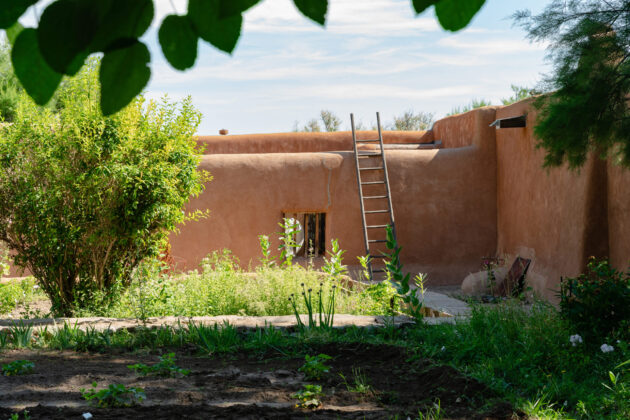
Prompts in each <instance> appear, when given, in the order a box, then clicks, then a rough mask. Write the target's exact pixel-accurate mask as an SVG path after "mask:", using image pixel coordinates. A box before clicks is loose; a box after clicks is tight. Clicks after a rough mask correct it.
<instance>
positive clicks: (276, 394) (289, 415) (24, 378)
mask: <svg viewBox="0 0 630 420" xmlns="http://www.w3.org/2000/svg"><path fill="white" fill-rule="evenodd" d="M319 353H325V354H327V355H330V356H332V357H333V359H332V360H330V361H329V362H328V364H329V365H330V366H331V371H330V372H329V373H328V374H327V375H326V376H325V377H324V378H323V379H322V380H321V381H319V382H318V383H319V384H320V385H321V386H322V388H323V392H324V394H325V395H324V396H323V397H321V398H320V400H321V406H320V407H318V408H317V409H314V410H313V409H311V410H309V409H302V408H297V407H296V402H297V400H296V399H294V398H293V397H292V395H293V394H294V393H295V392H297V391H298V390H300V389H301V388H302V386H303V385H304V384H307V383H309V382H308V381H306V380H305V378H304V376H303V374H302V373H300V372H299V371H298V369H299V367H300V366H302V365H303V364H304V358H303V357H299V358H298V357H287V356H286V355H283V354H282V353H281V351H275V350H274V351H270V352H267V353H266V354H255V353H248V354H244V353H239V354H229V355H222V356H205V357H204V356H199V355H196V354H195V353H194V351H193V350H190V351H179V352H177V360H176V364H177V366H179V367H182V368H185V369H189V370H190V371H191V373H190V374H189V375H188V376H182V377H175V378H160V377H153V376H147V377H143V376H139V375H137V374H136V373H135V372H133V371H132V370H130V369H128V368H127V365H130V364H134V363H145V364H147V365H151V364H154V363H156V362H158V356H159V355H158V354H131V353H120V354H111V353H110V354H88V353H75V352H70V351H64V352H59V351H34V350H10V351H5V352H3V353H0V363H9V362H11V361H14V360H24V359H26V360H30V361H33V362H34V363H35V369H34V372H33V373H31V374H27V375H21V376H0V419H1V420H4V419H7V418H9V417H10V416H11V413H15V412H17V411H18V410H22V409H24V408H27V409H28V411H29V414H30V416H31V418H32V419H73V418H74V419H81V418H82V417H81V416H82V414H83V413H86V412H89V413H91V414H92V415H93V416H94V417H93V418H94V419H95V420H99V419H127V418H151V419H171V418H187V419H218V418H234V419H236V418H238V419H294V418H310V419H328V418H344V419H345V418H350V419H363V418H367V419H376V418H378V419H381V418H385V419H387V418H401V419H406V418H407V416H410V417H411V418H416V417H417V416H418V412H419V411H421V412H426V411H427V410H429V409H431V408H432V407H433V408H434V407H435V404H436V403H437V402H438V401H439V405H440V408H441V413H442V416H443V418H458V419H459V418H466V419H469V418H479V419H481V418H496V419H508V418H514V417H517V416H516V415H515V414H514V413H513V409H512V407H511V406H510V405H509V404H508V403H507V402H505V401H501V400H500V399H498V398H497V397H496V395H495V394H494V393H493V392H491V391H490V390H489V389H487V388H486V387H485V386H484V385H482V384H480V383H479V382H477V381H475V380H473V379H470V378H467V377H466V376H464V375H462V374H461V373H459V372H457V371H456V370H454V369H452V368H450V367H444V366H435V365H433V364H432V363H431V362H430V361H427V360H422V359H418V358H415V357H413V356H412V355H410V354H408V353H407V352H406V351H405V350H404V349H401V348H398V347H393V346H384V345H382V346H370V345H364V344H361V345H358V344H334V345H333V344H328V345H326V346H320V347H315V348H313V351H312V352H310V354H311V355H315V354H319ZM353 368H354V369H355V370H354V372H353ZM357 368H360V372H361V373H362V374H363V375H364V376H365V378H366V380H367V384H369V386H370V391H369V392H367V393H363V394H359V393H356V392H350V391H349V390H348V389H347V386H346V385H345V384H344V380H343V379H342V377H341V375H344V376H345V378H346V379H347V381H348V383H352V382H353V378H354V376H353V375H354V373H356V369H357ZM340 374H341V375H340ZM93 381H96V382H97V383H98V386H97V388H98V389H100V388H104V387H106V386H108V385H109V384H113V383H121V384H124V385H126V386H133V387H141V388H143V389H144V391H145V393H146V397H147V399H146V400H145V401H143V402H142V403H141V404H140V405H138V406H136V407H132V408H106V409H104V408H95V407H94V406H93V405H90V404H89V403H88V402H87V401H85V400H83V398H82V397H81V393H80V389H81V388H90V387H91V383H92V382H93ZM20 418H22V417H20Z"/></svg>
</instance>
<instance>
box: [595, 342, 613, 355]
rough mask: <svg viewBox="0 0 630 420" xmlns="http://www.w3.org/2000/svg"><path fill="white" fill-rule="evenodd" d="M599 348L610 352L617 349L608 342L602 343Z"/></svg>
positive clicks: (604, 351)
mask: <svg viewBox="0 0 630 420" xmlns="http://www.w3.org/2000/svg"><path fill="white" fill-rule="evenodd" d="M599 349H600V350H601V351H602V353H610V352H611V351H615V348H614V347H613V346H610V345H608V344H606V343H604V344H602V346H601V347H600V348H599Z"/></svg>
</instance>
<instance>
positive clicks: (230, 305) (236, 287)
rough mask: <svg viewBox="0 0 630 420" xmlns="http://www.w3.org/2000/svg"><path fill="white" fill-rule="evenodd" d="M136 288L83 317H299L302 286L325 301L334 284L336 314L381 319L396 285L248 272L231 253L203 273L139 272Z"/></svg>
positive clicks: (307, 273)
mask: <svg viewBox="0 0 630 420" xmlns="http://www.w3.org/2000/svg"><path fill="white" fill-rule="evenodd" d="M139 273H140V274H141V275H137V276H136V277H135V278H134V281H133V283H132V285H131V287H130V288H129V289H128V290H127V291H126V292H125V293H123V294H122V295H121V296H120V297H119V298H118V299H115V301H114V304H113V305H103V304H102V302H101V301H99V300H98V299H97V300H96V301H95V302H93V303H92V304H90V305H88V307H87V308H83V309H80V310H78V312H77V314H76V315H77V316H106V317H117V318H140V319H142V318H146V317H154V316H169V315H171V316H175V315H177V316H185V317H191V316H217V315H249V316H266V315H293V313H294V312H293V307H292V306H291V302H290V301H289V297H290V296H291V295H292V294H293V295H296V296H300V294H301V293H302V286H301V285H302V283H303V284H304V286H305V288H306V289H309V288H312V289H313V290H314V291H315V290H319V287H320V285H322V288H323V291H324V301H327V300H328V295H329V294H330V292H331V290H332V287H333V285H335V286H337V292H336V293H335V313H347V314H361V315H380V314H386V313H388V310H389V299H390V298H391V296H393V295H394V293H395V290H394V289H393V287H391V286H386V287H385V288H384V287H382V286H381V287H372V288H370V289H365V290H348V289H344V288H342V287H340V286H341V285H339V284H338V283H337V282H335V281H334V280H332V279H331V278H330V277H329V276H326V275H325V274H323V273H322V272H319V271H315V270H310V269H305V268H303V267H301V266H298V265H292V266H290V267H284V268H278V267H270V268H259V269H257V270H256V271H255V272H253V273H252V272H246V271H244V270H242V269H241V268H240V267H239V266H238V265H237V262H236V261H235V260H234V259H233V258H231V257H230V255H229V254H227V253H224V254H217V253H215V254H214V255H212V256H211V257H209V258H207V259H205V260H204V262H203V263H202V265H201V269H200V271H192V272H189V273H187V274H185V275H176V276H172V277H171V276H166V275H163V274H160V272H159V267H157V266H156V267H153V268H150V269H148V270H147V269H145V270H139ZM295 301H296V302H297V305H298V311H300V313H306V312H307V310H306V306H305V305H304V301H303V299H295Z"/></svg>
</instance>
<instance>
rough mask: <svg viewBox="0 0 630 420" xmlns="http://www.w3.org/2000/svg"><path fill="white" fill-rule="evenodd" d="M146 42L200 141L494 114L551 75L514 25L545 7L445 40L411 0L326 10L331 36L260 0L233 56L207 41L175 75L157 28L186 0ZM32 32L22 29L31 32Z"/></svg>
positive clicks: (493, 19)
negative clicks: (469, 108)
mask: <svg viewBox="0 0 630 420" xmlns="http://www.w3.org/2000/svg"><path fill="white" fill-rule="evenodd" d="M155 3H156V20H155V21H154V25H153V27H152V28H151V29H150V30H149V32H148V33H147V34H146V36H145V37H144V40H145V41H146V42H147V44H148V45H149V48H150V50H151V55H152V70H153V74H152V77H151V81H150V83H149V85H148V87H147V96H149V97H152V98H154V97H159V96H161V95H163V94H165V93H167V94H168V95H169V96H171V97H172V98H175V99H179V98H181V97H184V96H187V95H191V96H192V98H193V102H194V103H195V105H196V106H197V108H198V109H199V110H200V111H201V112H202V113H203V120H202V123H201V126H200V127H199V130H198V132H199V134H216V133H217V132H218V130H219V129H221V128H227V129H229V131H230V133H231V134H244V133H268V132H282V131H291V129H292V128H293V125H294V123H295V122H296V121H298V122H299V123H300V124H304V123H306V122H307V121H308V120H309V119H311V118H314V117H317V116H318V114H319V111H320V110H321V109H328V110H331V111H333V112H334V113H335V114H337V115H338V116H339V117H340V118H341V119H342V120H343V124H342V128H344V129H345V128H348V127H349V114H350V112H354V114H355V116H356V118H357V119H359V120H361V121H362V122H363V123H364V124H365V125H366V126H370V125H371V124H373V122H374V120H375V116H374V114H375V112H376V111H380V112H381V119H382V120H383V121H384V122H388V121H391V120H392V119H393V116H394V115H399V114H402V113H403V112H404V111H406V110H409V109H411V110H414V111H426V112H432V113H434V114H435V116H436V117H437V118H439V117H441V116H443V115H444V114H446V113H447V112H448V111H450V110H451V109H452V108H453V107H455V106H461V105H464V104H466V103H468V102H470V100H471V99H472V98H477V99H481V98H484V99H488V100H491V101H492V102H493V103H496V104H499V103H500V99H501V98H503V97H507V96H509V95H510V93H511V91H510V84H518V85H526V86H533V85H534V84H535V83H536V82H537V81H538V80H539V79H540V78H541V74H543V73H544V72H545V71H548V70H549V67H548V66H547V65H546V64H545V61H544V56H545V50H544V46H543V45H536V44H530V43H529V42H528V41H527V40H526V39H525V33H524V32H523V31H522V30H521V29H520V28H513V27H512V21H511V20H510V19H509V16H510V15H511V14H512V13H514V12H515V11H516V10H517V9H522V8H529V9H530V10H532V11H534V12H536V11H540V10H541V9H542V8H543V7H544V6H545V4H547V3H549V0H527V1H522V0H521V1H516V0H488V1H487V2H486V4H485V6H484V7H483V9H482V10H481V12H480V13H479V14H478V15H477V16H476V17H475V19H474V20H473V22H472V24H471V25H470V26H469V27H468V28H467V29H466V30H464V31H460V32H457V33H455V34H453V33H450V32H446V31H444V30H442V29H441V28H440V27H439V25H438V24H437V20H436V18H435V15H434V12H433V9H431V10H430V11H428V12H425V13H424V14H422V15H420V16H418V17H415V13H414V12H413V11H412V9H411V1H410V0H330V2H329V3H330V5H329V12H328V21H327V25H326V28H325V29H323V28H321V27H320V26H319V25H316V24H315V23H313V22H311V21H309V20H308V19H306V18H304V17H303V16H302V15H300V14H299V12H298V11H297V10H296V8H295V6H294V5H293V3H292V1H291V0H263V1H262V2H261V3H260V4H259V5H257V6H255V7H254V8H252V9H250V10H249V11H247V12H246V13H245V22H244V27H243V32H242V35H241V39H240V41H239V44H238V45H237V47H236V50H235V51H234V53H233V54H232V56H230V55H227V54H225V53H222V52H220V51H218V50H216V49H214V48H213V47H212V46H210V45H208V44H206V43H203V42H201V43H200V47H199V51H198V59H197V63H196V65H195V67H194V68H193V69H191V70H189V71H186V72H179V71H176V70H173V69H172V68H171V67H170V66H169V65H168V64H167V63H166V61H165V59H164V56H163V55H162V52H161V50H160V48H159V46H158V44H157V34H156V29H157V25H158V23H159V22H160V21H161V19H162V18H163V17H164V16H165V15H166V14H169V13H173V12H174V10H173V9H175V11H176V12H177V13H180V14H184V13H185V12H186V5H187V0H172V1H170V0H155ZM24 23H27V22H24Z"/></svg>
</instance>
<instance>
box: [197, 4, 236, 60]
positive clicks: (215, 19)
mask: <svg viewBox="0 0 630 420" xmlns="http://www.w3.org/2000/svg"><path fill="white" fill-rule="evenodd" d="M220 7H221V3H220V1H219V0H207V1H204V0H189V2H188V17H189V19H190V20H191V21H192V23H193V28H194V29H195V32H197V34H198V35H199V36H200V37H201V38H202V39H203V40H204V41H207V42H209V43H211V44H212V45H214V46H215V47H217V48H218V49H220V50H222V51H225V52H227V53H231V52H232V51H234V48H235V47H236V43H237V42H238V39H239V37H240V36H241V25H242V24H243V17H242V16H241V15H234V16H231V17H228V18H225V19H220V17H219V15H220Z"/></svg>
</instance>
